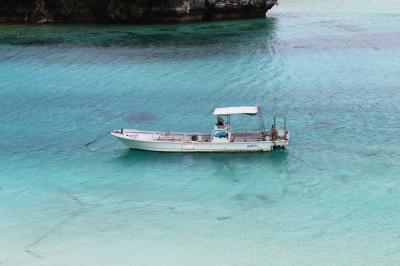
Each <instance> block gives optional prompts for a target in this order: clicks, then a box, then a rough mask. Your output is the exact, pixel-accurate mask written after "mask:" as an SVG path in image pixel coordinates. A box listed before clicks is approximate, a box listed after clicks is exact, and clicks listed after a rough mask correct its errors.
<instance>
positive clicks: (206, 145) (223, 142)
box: [111, 106, 289, 152]
mask: <svg viewBox="0 0 400 266" xmlns="http://www.w3.org/2000/svg"><path fill="white" fill-rule="evenodd" d="M213 114H214V115H215V116H216V117H217V123H216V125H215V126H214V129H213V131H212V132H211V133H180V132H158V131H142V130H137V129H118V130H115V131H113V132H111V135H113V136H115V137H117V138H118V139H119V140H120V141H122V143H124V144H125V145H126V146H127V147H128V148H130V149H136V150H148V151H164V152H257V151H271V150H273V149H276V148H285V147H286V146H287V145H288V142H289V132H288V130H287V127H286V116H274V121H273V124H272V127H271V130H269V131H267V130H266V129H265V125H264V120H263V118H262V114H261V110H260V108H259V107H258V106H240V107H225V108H215V109H214V113H213ZM237 114H243V115H250V116H257V118H258V125H259V128H258V129H257V130H236V131H232V129H231V123H230V120H231V115H237ZM277 119H283V123H284V124H283V127H282V128H278V126H277V123H276V122H277Z"/></svg>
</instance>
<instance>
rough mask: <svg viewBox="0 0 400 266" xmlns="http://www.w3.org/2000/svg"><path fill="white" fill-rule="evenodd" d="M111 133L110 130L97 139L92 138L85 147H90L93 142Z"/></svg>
mask: <svg viewBox="0 0 400 266" xmlns="http://www.w3.org/2000/svg"><path fill="white" fill-rule="evenodd" d="M109 134H110V132H107V133H106V134H104V135H102V136H100V137H98V138H95V139H94V140H92V141H91V142H88V143H86V144H85V147H86V148H87V147H89V145H92V144H93V143H95V142H96V141H98V140H101V139H102V138H104V137H105V136H107V135H109Z"/></svg>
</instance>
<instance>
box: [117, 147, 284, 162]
mask: <svg viewBox="0 0 400 266" xmlns="http://www.w3.org/2000/svg"><path fill="white" fill-rule="evenodd" d="M288 156H289V151H288V150H287V149H282V150H274V151H271V152H251V153H246V152H231V153H223V152H220V153H185V152H170V153H169V152H167V153H166V152H155V151H144V150H125V151H123V152H122V153H121V154H120V155H118V156H117V157H116V158H115V160H116V161H117V162H119V163H122V164H126V165H131V164H132V163H133V162H134V163H136V164H137V163H149V162H152V163H157V164H165V163H168V164H171V163H183V164H188V163H189V164H191V165H195V164H196V165H198V164H207V163H214V162H218V163H229V164H235V163H241V164H249V166H251V165H252V164H260V163H262V164H270V165H279V164H285V163H286V161H287V159H288Z"/></svg>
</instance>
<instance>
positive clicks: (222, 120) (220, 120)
mask: <svg viewBox="0 0 400 266" xmlns="http://www.w3.org/2000/svg"><path fill="white" fill-rule="evenodd" d="M224 126H225V121H224V119H223V118H222V117H218V120H217V127H224Z"/></svg>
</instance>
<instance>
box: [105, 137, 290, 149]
mask: <svg viewBox="0 0 400 266" xmlns="http://www.w3.org/2000/svg"><path fill="white" fill-rule="evenodd" d="M112 135H114V136H115V137H117V138H118V139H119V140H120V141H121V142H122V143H123V144H124V145H126V146H127V147H128V148H129V149H134V150H147V151H162V152H264V151H271V150H273V149H274V147H280V148H284V147H286V145H287V144H288V141H287V140H280V141H254V142H196V141H184V142H182V141H176V142H174V141H150V140H136V139H132V138H129V137H125V136H123V135H121V134H115V133H112Z"/></svg>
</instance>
